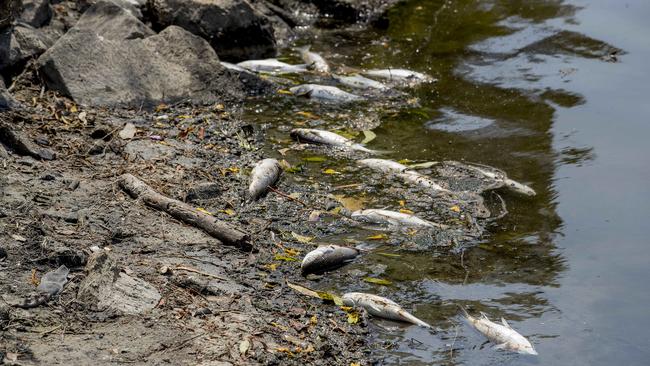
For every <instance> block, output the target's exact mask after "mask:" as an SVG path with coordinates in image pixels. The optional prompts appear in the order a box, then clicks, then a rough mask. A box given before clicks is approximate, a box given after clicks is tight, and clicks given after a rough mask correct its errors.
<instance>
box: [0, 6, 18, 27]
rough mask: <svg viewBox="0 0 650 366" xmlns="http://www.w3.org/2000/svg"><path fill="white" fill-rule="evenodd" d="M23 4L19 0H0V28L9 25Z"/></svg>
mask: <svg viewBox="0 0 650 366" xmlns="http://www.w3.org/2000/svg"><path fill="white" fill-rule="evenodd" d="M22 7H23V4H22V2H21V1H20V0H2V1H0V28H4V27H7V26H9V25H10V24H11V23H12V22H13V21H14V19H16V16H17V15H18V14H20V11H21V9H22Z"/></svg>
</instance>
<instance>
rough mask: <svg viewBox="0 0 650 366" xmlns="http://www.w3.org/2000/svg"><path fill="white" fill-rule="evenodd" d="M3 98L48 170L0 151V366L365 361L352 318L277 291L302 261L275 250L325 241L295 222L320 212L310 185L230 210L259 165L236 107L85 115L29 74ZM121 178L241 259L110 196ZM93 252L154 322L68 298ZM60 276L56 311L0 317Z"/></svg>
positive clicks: (294, 253)
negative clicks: (204, 220) (207, 226)
mask: <svg viewBox="0 0 650 366" xmlns="http://www.w3.org/2000/svg"><path fill="white" fill-rule="evenodd" d="M14 95H15V97H16V99H17V100H19V101H20V102H22V103H23V105H24V108H21V109H20V111H14V112H6V113H3V114H1V115H0V119H1V121H0V123H3V124H5V126H9V127H10V128H11V130H12V131H14V132H17V133H19V134H21V135H22V136H23V137H25V138H26V139H28V140H31V141H34V143H33V145H34V146H35V148H38V149H44V150H48V151H51V152H53V153H54V155H55V158H54V159H53V160H41V159H39V158H38V155H35V156H37V157H36V158H35V157H33V156H30V155H29V154H27V155H25V152H24V151H22V150H20V149H16V150H14V148H15V147H14V146H11V144H8V145H9V146H7V145H0V170H1V171H2V173H1V175H0V197H1V198H0V249H1V250H0V254H2V255H0V293H1V296H0V299H1V300H0V329H1V330H2V333H0V352H2V353H0V360H2V359H4V362H5V363H8V364H21V365H31V364H79V365H80V364H91V363H93V364H116V363H129V364H174V365H185V364H187V365H197V364H201V365H229V364H269V365H272V364H314V365H328V364H332V365H343V364H345V365H349V364H351V363H353V362H356V363H359V364H367V363H369V362H370V361H369V358H368V356H369V347H368V343H367V342H368V340H367V337H366V336H367V330H366V319H365V318H364V317H362V318H361V321H360V322H359V323H357V324H349V323H348V315H347V313H346V312H344V311H343V310H341V309H339V308H338V307H337V306H335V305H334V304H330V303H326V302H324V301H323V300H319V299H313V298H308V297H304V296H302V295H299V294H298V293H296V292H295V291H293V290H292V289H290V288H288V287H287V285H286V281H291V282H298V283H300V282H301V280H302V279H301V278H300V275H299V273H300V271H299V261H298V259H299V258H301V257H302V254H304V253H306V251H309V250H311V249H313V246H311V245H305V244H301V243H299V242H297V241H296V240H295V239H290V238H292V235H291V232H292V231H293V232H296V233H299V234H302V235H307V234H310V235H313V234H314V233H324V232H331V231H333V230H334V231H335V230H336V226H331V225H327V224H325V223H322V222H321V223H319V222H315V223H313V222H308V217H309V215H310V214H311V213H312V211H313V210H314V208H321V209H323V210H325V209H326V208H327V206H328V205H330V206H331V203H330V202H328V198H326V197H325V196H324V195H322V194H319V193H318V192H317V191H316V189H315V188H314V187H312V186H306V187H302V188H301V187H293V188H290V187H286V183H285V181H286V180H282V179H281V180H280V183H279V184H278V186H277V190H278V191H279V192H280V194H276V193H274V192H270V193H269V194H268V195H267V196H266V197H264V198H262V199H261V200H260V201H258V202H256V203H253V204H250V205H245V204H244V202H245V195H244V192H245V191H246V188H247V186H248V172H249V171H250V169H251V168H252V165H253V163H254V162H256V161H258V160H259V159H261V158H262V153H261V148H262V143H263V141H264V134H263V131H261V130H259V129H258V127H256V126H253V125H250V124H247V123H246V122H245V121H242V120H241V118H240V117H239V116H241V110H240V109H239V108H240V107H238V106H228V105H221V104H215V105H205V106H200V107H196V106H189V105H182V104H180V105H173V106H168V105H160V106H158V107H157V108H156V109H155V110H152V111H142V110H135V109H131V110H124V109H115V110H113V109H93V108H85V107H81V106H78V105H75V104H74V103H73V102H71V101H70V100H68V99H65V98H61V97H59V96H57V95H56V94H54V93H52V92H44V93H41V91H40V87H39V84H38V83H37V78H36V75H34V74H33V72H32V71H30V70H29V69H28V71H27V72H26V73H25V74H23V75H22V76H21V79H20V82H19V83H17V85H16V89H15V92H14ZM127 123H132V124H133V125H135V127H136V134H135V135H134V136H133V138H129V137H130V136H128V133H125V134H122V135H123V136H122V137H120V132H121V131H122V130H123V129H124V126H125V124H127ZM123 137H124V138H123ZM19 152H21V153H20V154H19ZM124 173H131V174H134V175H135V176H137V177H139V178H140V179H142V180H143V181H145V182H146V183H147V184H149V185H150V186H151V187H152V188H154V189H155V190H157V191H158V192H160V193H162V194H165V195H167V196H169V197H171V198H175V199H178V200H181V201H186V202H188V203H189V204H191V205H192V206H194V207H196V208H197V209H199V210H204V211H208V212H210V213H212V214H213V215H215V216H216V217H218V218H220V219H222V220H224V221H227V222H228V223H230V224H232V225H233V226H235V227H237V228H239V229H241V230H243V231H245V232H246V233H249V234H250V235H251V237H252V240H251V243H252V244H253V247H254V249H253V251H250V252H244V251H241V250H239V249H238V248H235V247H229V246H226V245H223V244H222V243H221V242H219V241H218V240H217V239H215V238H213V237H211V236H209V235H208V234H206V233H204V232H203V231H201V230H200V229H198V228H195V227H192V226H189V225H186V224H184V223H182V222H179V221H176V220H175V219H173V218H172V217H171V216H169V215H167V214H166V213H163V212H160V211H157V210H154V209H151V208H148V207H147V206H145V205H144V203H142V202H140V201H138V200H134V199H132V198H131V197H130V196H129V195H128V194H126V193H125V192H124V191H122V190H121V189H120V188H119V186H118V185H117V180H118V177H119V176H120V175H121V174H124ZM206 187H208V188H207V189H206ZM285 191H286V192H289V191H290V192H292V193H294V195H292V196H291V197H287V196H286V195H283V194H282V192H285ZM304 202H309V207H306V206H305V205H306V204H304ZM97 253H108V254H109V255H110V257H111V258H113V259H115V261H116V263H117V264H118V272H120V273H122V274H126V275H128V276H130V277H133V278H137V279H139V280H142V281H145V282H146V283H148V284H150V285H152V286H153V287H154V288H155V289H156V290H157V291H158V293H159V294H160V300H159V301H158V302H157V303H156V304H155V307H154V308H153V309H152V310H148V311H145V312H142V313H138V314H126V313H124V312H120V311H117V310H115V309H105V308H99V307H98V306H97V304H96V303H93V301H91V300H89V299H88V297H87V296H85V297H78V296H77V295H78V290H79V288H80V284H82V283H83V281H84V279H85V278H87V277H88V276H90V275H92V273H89V272H88V271H85V270H84V268H85V264H86V263H87V262H88V258H89V257H91V256H93V255H97ZM299 253H302V254H299ZM277 258H281V259H277ZM294 260H295V261H294ZM62 264H64V265H66V266H68V267H69V268H70V270H71V271H70V276H69V277H68V278H69V281H68V283H67V284H66V286H65V287H64V290H63V292H62V293H61V294H60V295H59V296H57V297H55V298H53V299H51V300H50V301H49V302H48V303H47V304H45V305H43V306H40V307H36V308H32V309H21V308H18V307H14V306H12V305H15V304H19V303H21V302H22V301H24V299H26V298H28V297H29V296H30V295H31V294H32V293H34V291H35V288H36V285H37V284H38V279H39V278H40V277H42V276H43V275H44V274H45V273H46V272H48V271H51V270H54V269H56V268H57V267H58V266H59V265H62ZM188 269H189V270H188ZM303 281H304V280H303ZM134 296H135V295H134ZM131 300H132V301H135V302H137V301H138V298H137V296H136V297H135V298H134V299H131Z"/></svg>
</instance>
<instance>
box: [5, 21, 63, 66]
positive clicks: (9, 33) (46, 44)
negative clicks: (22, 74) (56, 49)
mask: <svg viewBox="0 0 650 366" xmlns="http://www.w3.org/2000/svg"><path fill="white" fill-rule="evenodd" d="M57 37H58V34H57V33H56V32H53V31H50V30H46V29H36V28H33V27H31V26H27V25H25V26H23V25H16V26H13V27H7V28H5V29H3V30H0V71H4V70H6V69H11V68H13V69H15V68H19V67H22V64H24V63H25V62H26V61H27V60H29V59H31V58H33V57H36V56H38V55H40V54H42V53H43V52H45V50H47V49H48V48H50V47H51V46H52V45H53V44H54V41H55V39H56V38H57ZM15 71H18V70H15Z"/></svg>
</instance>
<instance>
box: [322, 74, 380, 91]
mask: <svg viewBox="0 0 650 366" xmlns="http://www.w3.org/2000/svg"><path fill="white" fill-rule="evenodd" d="M332 77H333V78H334V80H336V81H338V82H339V83H341V84H343V85H345V86H349V87H351V88H358V89H378V90H387V89H389V87H388V85H386V84H382V83H380V82H379V81H375V80H372V79H368V78H367V77H364V76H361V75H351V76H342V75H336V74H332Z"/></svg>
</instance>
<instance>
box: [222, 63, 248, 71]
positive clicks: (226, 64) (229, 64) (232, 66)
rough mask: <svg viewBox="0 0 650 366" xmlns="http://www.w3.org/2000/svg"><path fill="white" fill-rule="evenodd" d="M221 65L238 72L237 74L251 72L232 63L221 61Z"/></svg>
mask: <svg viewBox="0 0 650 366" xmlns="http://www.w3.org/2000/svg"><path fill="white" fill-rule="evenodd" d="M220 63H221V66H223V67H225V68H226V69H228V70H232V71H237V72H250V71H249V70H247V69H245V68H243V67H241V66H237V65H235V64H231V63H230V62H225V61H220Z"/></svg>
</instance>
